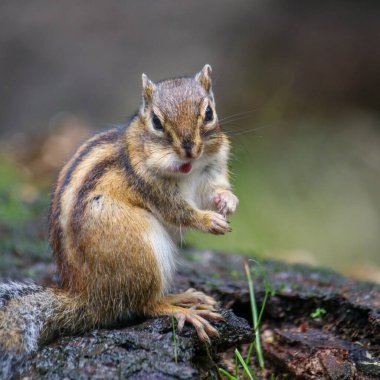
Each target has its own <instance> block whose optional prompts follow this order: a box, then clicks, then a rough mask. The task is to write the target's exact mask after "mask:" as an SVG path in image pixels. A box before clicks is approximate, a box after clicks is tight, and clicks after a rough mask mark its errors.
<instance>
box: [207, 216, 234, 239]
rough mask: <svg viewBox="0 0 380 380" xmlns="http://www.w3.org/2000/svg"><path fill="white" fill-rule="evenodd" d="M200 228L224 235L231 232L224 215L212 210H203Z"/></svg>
mask: <svg viewBox="0 0 380 380" xmlns="http://www.w3.org/2000/svg"><path fill="white" fill-rule="evenodd" d="M202 230H203V231H205V232H210V233H212V234H214V235H224V234H225V233H227V232H231V227H230V225H229V223H228V222H227V220H226V217H225V216H223V215H221V214H218V213H217V212H214V211H205V212H204V225H203V228H202Z"/></svg>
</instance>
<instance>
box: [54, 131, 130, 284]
mask: <svg viewBox="0 0 380 380" xmlns="http://www.w3.org/2000/svg"><path fill="white" fill-rule="evenodd" d="M122 131H123V129H121V128H120V129H112V130H110V131H109V132H108V133H107V134H105V135H104V134H102V135H100V136H98V138H95V139H94V140H92V141H91V142H90V143H89V144H88V145H87V146H86V147H85V148H84V149H83V150H82V152H81V153H80V154H79V155H78V157H76V159H75V160H74V161H73V162H72V164H71V165H70V167H69V168H68V170H67V172H66V174H65V177H64V179H63V181H62V183H61V186H60V188H59V189H58V188H57V189H56V191H55V195H54V196H53V198H52V202H51V208H50V218H49V219H50V243H51V246H52V249H53V253H54V256H55V257H56V260H57V263H58V265H59V267H60V268H61V271H60V272H61V273H60V275H61V281H63V282H65V279H64V278H63V277H64V276H65V273H67V270H68V265H67V262H66V259H65V255H64V254H63V252H62V248H63V247H62V228H61V225H60V222H59V218H60V215H61V207H62V205H61V198H62V195H63V193H64V191H65V190H66V188H67V186H68V185H69V184H70V182H71V178H72V176H73V173H74V171H75V169H76V168H77V167H78V165H79V164H80V163H81V162H82V161H83V159H84V158H85V157H86V156H87V155H88V154H89V153H90V152H91V151H92V150H93V149H94V148H95V147H97V146H99V145H102V144H106V143H110V142H114V141H116V140H117V139H118V138H119V136H120V134H121V133H122Z"/></svg>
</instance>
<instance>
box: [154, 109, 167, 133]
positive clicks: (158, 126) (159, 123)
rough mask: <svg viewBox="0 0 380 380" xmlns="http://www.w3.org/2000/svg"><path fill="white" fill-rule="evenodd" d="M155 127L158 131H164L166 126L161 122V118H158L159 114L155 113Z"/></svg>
mask: <svg viewBox="0 0 380 380" xmlns="http://www.w3.org/2000/svg"><path fill="white" fill-rule="evenodd" d="M152 122H153V127H154V129H155V130H157V131H163V130H164V127H163V126H162V124H161V120H160V119H159V118H158V116H157V115H156V114H155V113H154V114H153V117H152Z"/></svg>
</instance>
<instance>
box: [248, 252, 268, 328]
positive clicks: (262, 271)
mask: <svg viewBox="0 0 380 380" xmlns="http://www.w3.org/2000/svg"><path fill="white" fill-rule="evenodd" d="M249 261H252V262H254V263H255V264H256V265H257V266H258V267H259V269H260V271H261V273H262V274H263V278H264V288H265V295H264V299H263V304H262V305H261V309H260V313H259V316H258V318H257V328H259V327H260V323H261V318H262V316H263V314H264V310H265V306H266V304H267V300H268V297H269V294H270V293H271V288H270V286H269V280H268V273H267V271H266V270H265V269H264V267H263V266H262V265H261V264H260V263H259V262H258V261H256V260H253V259H249Z"/></svg>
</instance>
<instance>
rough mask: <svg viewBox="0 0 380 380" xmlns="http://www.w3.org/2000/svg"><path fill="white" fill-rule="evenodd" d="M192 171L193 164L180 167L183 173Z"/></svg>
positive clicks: (188, 163)
mask: <svg viewBox="0 0 380 380" xmlns="http://www.w3.org/2000/svg"><path fill="white" fill-rule="evenodd" d="M190 170H191V163H190V162H187V163H186V164H182V165H181V166H180V167H179V171H180V172H181V173H188V172H189V171H190Z"/></svg>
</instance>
